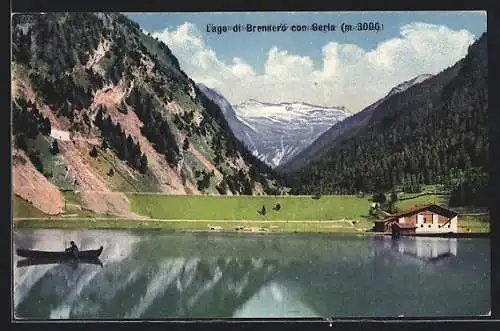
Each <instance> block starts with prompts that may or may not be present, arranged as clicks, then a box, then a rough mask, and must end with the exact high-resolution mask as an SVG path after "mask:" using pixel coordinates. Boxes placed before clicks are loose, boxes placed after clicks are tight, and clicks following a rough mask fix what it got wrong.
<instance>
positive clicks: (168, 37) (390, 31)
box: [126, 11, 486, 112]
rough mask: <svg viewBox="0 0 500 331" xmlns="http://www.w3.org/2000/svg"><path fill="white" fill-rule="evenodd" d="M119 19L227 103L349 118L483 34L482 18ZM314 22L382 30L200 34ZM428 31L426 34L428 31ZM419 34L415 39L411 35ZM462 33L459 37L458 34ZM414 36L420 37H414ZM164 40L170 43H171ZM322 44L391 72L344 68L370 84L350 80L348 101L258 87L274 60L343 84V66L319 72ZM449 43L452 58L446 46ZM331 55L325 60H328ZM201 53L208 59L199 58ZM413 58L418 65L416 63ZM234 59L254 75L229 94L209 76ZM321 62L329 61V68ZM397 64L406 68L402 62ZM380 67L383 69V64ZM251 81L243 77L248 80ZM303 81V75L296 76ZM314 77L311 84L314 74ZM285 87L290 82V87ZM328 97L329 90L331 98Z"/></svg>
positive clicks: (224, 79)
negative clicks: (334, 110) (340, 113)
mask: <svg viewBox="0 0 500 331" xmlns="http://www.w3.org/2000/svg"><path fill="white" fill-rule="evenodd" d="M126 15H127V16H128V17H129V18H131V19H132V20H134V21H136V22H137V23H139V25H140V26H141V28H142V29H144V30H147V31H149V32H152V33H155V32H156V33H157V35H158V36H160V38H161V39H162V40H163V41H165V42H166V43H167V45H168V46H169V47H170V48H171V49H172V51H173V53H174V55H176V56H177V57H178V58H179V61H180V63H181V66H183V69H184V70H185V71H186V73H187V74H188V75H190V76H192V77H193V78H195V79H197V80H198V81H202V82H204V83H207V85H213V86H212V87H216V88H218V89H219V90H221V92H223V93H224V95H225V96H226V97H227V98H228V99H229V100H230V102H232V103H239V102H242V101H243V100H245V99H248V98H257V99H267V100H268V101H276V100H278V99H287V98H292V96H293V97H294V98H299V99H301V101H308V102H311V103H320V104H325V103H327V104H330V105H339V104H343V105H346V106H348V107H349V108H351V110H352V111H354V112H356V111H358V110H359V109H357V108H360V107H362V106H363V105H367V104H369V103H370V101H374V100H373V99H374V98H377V97H381V96H383V95H384V93H386V92H388V89H390V88H391V87H392V86H393V85H394V84H397V83H399V82H400V81H401V80H406V79H410V78H412V77H410V76H413V75H417V74H421V73H432V74H435V73H437V72H439V71H440V70H442V69H444V67H446V66H449V65H452V64H453V63H455V62H456V61H457V60H459V59H460V58H461V57H463V56H464V55H465V52H466V48H467V47H466V46H467V45H466V44H468V43H470V42H471V40H473V39H477V38H478V37H479V36H480V35H481V34H482V33H483V32H484V31H486V18H485V15H482V14H481V12H478V11H474V12H456V11H455V12H435V11H429V12H415V11H409V12H293V13H292V12H291V13H287V12H245V13H239V12H238V13H237V12H226V13H127V14H126ZM186 22H188V23H190V28H189V29H188V30H189V31H188V32H187V34H186V36H193V37H195V38H197V39H196V40H197V41H196V42H195V44H196V45H194V44H190V46H189V47H192V50H189V49H187V47H188V46H186V45H182V39H183V38H185V40H188V37H181V34H178V35H177V36H176V37H175V38H176V39H175V38H174V35H173V34H172V33H173V32H174V31H176V30H177V29H179V27H180V26H181V25H183V24H184V23H186ZM315 22H316V23H320V24H327V23H333V24H336V25H338V26H340V24H341V23H343V22H345V23H351V24H354V23H357V22H380V23H382V24H383V25H384V30H383V31H380V32H378V33H375V32H369V31H364V32H351V33H342V32H341V31H340V30H339V29H338V30H337V31H335V32H326V33H324V32H312V31H309V32H291V31H290V30H288V31H287V32H260V33H259V32H254V33H247V32H240V33H234V32H228V33H223V34H215V33H208V32H207V31H206V26H207V24H218V25H233V24H237V23H243V24H247V23H251V24H254V25H263V24H280V23H286V24H288V25H291V24H312V23H315ZM419 23H427V24H431V25H432V26H430V25H425V24H423V25H422V24H420V25H418V24H419ZM405 26H412V28H411V29H406V30H408V31H409V32H408V33H407V35H406V34H405V33H406V32H404V29H405V28H404V27H405ZM430 27H434V28H433V29H430ZM165 29H168V32H167V33H165V34H164V35H161V34H160V33H161V32H165ZM443 29H445V30H443ZM421 30H422V31H423V32H422V33H421V34H419V33H420V32H419V31H421ZM424 30H425V31H424ZM461 30H466V31H461ZM463 32H465V34H464V33H463ZM420 35H421V36H422V37H419V36H420ZM433 35H435V36H438V35H439V37H438V39H436V38H437V37H436V38H434V39H432V38H433V37H432V36H433ZM182 36H184V34H182ZM172 38H174V39H175V42H174V39H172ZM422 38H423V39H422ZM399 39H402V40H403V41H404V42H406V44H405V45H403V46H401V42H399V41H398V40H399ZM424 39H425V40H424ZM198 40H201V43H202V44H203V45H202V46H201V47H199V46H198V45H199V43H200V42H199V41H198ZM421 40H423V41H421ZM388 41H391V42H393V44H391V45H393V46H390V47H389V46H387V47H386V49H382V48H383V47H382V48H380V45H381V44H384V43H386V44H387V45H389V44H388ZM441 42H442V43H443V47H442V48H439V47H438V48H433V49H432V50H431V47H430V46H432V45H434V47H435V44H436V43H441ZM329 43H330V44H332V43H338V44H340V45H345V44H349V45H357V46H358V47H359V48H360V49H361V50H363V51H364V52H366V53H369V52H371V51H375V50H376V49H377V47H379V52H377V53H374V54H376V55H375V56H378V57H379V58H380V59H381V60H380V61H379V62H383V61H386V64H387V63H393V65H391V66H390V67H391V68H394V70H393V71H391V70H389V69H388V70H386V71H380V70H379V69H380V68H378V67H377V68H378V69H377V68H374V67H371V65H372V64H373V63H374V61H373V60H370V55H369V54H365V56H364V60H362V61H361V60H360V63H359V65H358V64H355V65H354V66H353V67H352V68H351V67H350V68H351V69H349V71H348V75H350V76H353V77H354V76H357V75H364V73H365V72H366V71H367V70H368V71H369V74H368V75H369V77H368V78H367V81H371V82H372V83H366V84H365V85H363V84H361V83H360V80H359V79H357V80H355V81H352V80H350V81H349V84H350V85H351V86H352V87H353V88H354V87H355V88H357V89H358V90H357V91H356V93H355V94H354V95H345V93H341V92H342V91H339V87H338V85H335V84H333V85H327V84H326V83H324V84H322V85H321V86H323V87H324V88H326V86H329V87H328V91H329V92H325V91H317V92H314V93H313V92H310V91H306V90H305V88H301V87H300V86H298V85H297V84H296V82H295V80H294V79H293V77H292V78H290V79H291V80H290V82H291V83H290V84H285V82H286V81H287V80H286V79H285V78H282V79H280V80H279V82H281V83H283V84H285V85H284V87H285V86H286V88H287V89H288V88H289V89H291V91H292V90H293V92H290V94H289V95H287V94H284V93H281V92H279V91H278V90H276V91H274V92H273V89H270V88H263V84H264V83H263V82H264V80H265V79H264V78H263V77H264V76H266V77H267V76H269V73H266V69H265V68H266V62H268V66H267V67H268V68H269V67H270V65H269V63H273V66H274V67H275V68H277V67H279V65H277V64H276V61H278V62H279V63H287V64H286V65H287V66H288V65H289V67H288V68H293V69H291V70H295V68H298V69H297V70H299V71H300V72H301V73H302V71H307V70H309V71H311V72H313V71H321V70H323V74H322V75H323V76H322V77H324V76H325V75H327V74H329V75H330V77H331V78H332V80H335V78H334V77H335V75H337V80H338V79H341V76H342V75H343V76H342V77H345V76H346V75H347V71H346V72H344V73H343V74H341V73H340V69H339V67H342V68H346V65H347V64H344V63H342V65H340V66H339V65H337V67H336V68H337V69H335V70H334V69H333V68H334V66H332V69H331V70H330V71H328V70H327V69H322V68H323V67H324V66H326V63H331V62H332V61H331V59H333V57H332V56H330V57H328V56H327V55H325V52H324V51H323V49H324V47H325V45H327V44H329ZM455 44H456V52H455V47H454V45H455ZM193 45H194V46H193ZM419 45H421V46H419ZM273 47H276V48H277V50H279V51H286V55H296V56H298V57H300V58H301V59H302V60H300V59H295V60H293V59H292V58H289V59H288V60H287V59H285V57H284V55H283V54H281V53H280V54H281V55H282V56H281V57H280V59H279V60H276V61H274V62H272V61H270V55H269V54H270V50H271V49H272V48H273ZM398 47H399V48H398ZM422 48H423V49H422ZM425 48H428V49H429V52H430V53H429V54H423V53H422V52H424V51H425ZM440 49H442V50H443V52H442V53H443V54H441V55H439V54H438V55H436V56H435V54H437V53H439V52H440ZM197 52H198V53H197ZM332 52H333V53H335V52H338V54H337V60H336V61H340V60H342V61H343V59H342V55H341V52H344V50H342V51H340V50H337V51H335V50H333V51H332ZM332 52H330V53H328V54H333V53H332ZM355 52H358V53H359V52H360V50H356V51H355ZM405 52H408V53H409V54H410V56H408V55H405ZM208 53H210V54H211V55H210V54H209V55H207V54H208ZM417 53H418V56H420V58H417V55H416V54H417ZM431 53H432V54H431ZM196 54H198V55H196ZM385 54H389V55H388V60H385V59H384V60H382V57H383V56H385ZM448 54H449V55H448ZM434 56H435V57H436V58H435V59H433V57H434ZM202 57H204V58H207V59H208V58H211V59H212V60H207V61H209V63H216V64H217V65H211V67H217V66H220V68H218V70H217V72H215V73H213V74H212V73H211V72H210V71H209V70H208V69H207V65H206V64H205V66H203V65H201V64H200V63H201V62H203V61H202V60H200V59H201V58H202ZM235 58H237V59H240V60H241V61H242V62H244V63H245V65H248V66H249V67H250V68H251V70H252V72H253V73H254V74H255V75H254V76H255V80H253V81H251V80H250V79H247V78H246V77H245V79H244V83H242V84H243V85H241V86H239V87H236V86H235V84H237V82H236V81H233V80H231V79H230V77H229V76H227V75H226V76H220V77H216V76H217V75H218V73H219V72H223V71H224V70H225V68H230V67H231V65H234V63H235V60H234V59H235ZM424 58H426V59H427V60H425V59H424ZM215 59H216V60H215ZM304 59H306V60H304ZM327 59H330V61H328V60H327ZM240 60H238V61H240ZM299 60H300V61H299ZM434 60H435V61H434ZM210 61H215V62H210ZM280 61H281V62H280ZM294 61H295V62H294ZM297 61H298V62H297ZM304 61H305V62H307V63H305V62H304ZM387 61H389V62H387ZM405 61H407V63H406V62H405ZM425 61H427V62H428V65H426V64H425V63H424V62H425ZM436 61H437V62H436ZM434 62H435V63H434ZM304 63H305V64H304ZM368 64H369V65H370V66H369V65H368ZM381 65H382V64H379V66H381ZM387 66H388V67H389V65H388V64H387ZM398 66H400V67H402V68H408V70H407V72H400V71H401V70H398V68H399V67H398ZM209 67H210V66H209ZM301 68H302V69H301ZM356 68H359V72H358V71H356ZM233 69H235V68H233ZM372 69H373V70H372ZM375 69H376V70H375ZM228 70H229V69H228ZM289 70H290V69H289ZM301 70H302V71H301ZM345 70H347V69H345ZM419 70H421V71H423V72H420V71H419ZM233 71H234V70H233ZM267 71H268V72H269V71H270V70H269V69H268V70H267ZM372 71H373V72H372ZM403 71H404V70H403ZM228 72H229V71H228ZM252 75H253V74H252ZM252 75H247V76H248V77H254V76H252ZM276 75H277V74H275V75H274V76H273V77H278V76H276ZM304 75H306V74H305V73H304ZM306 76H307V75H306ZM301 77H302V76H301ZM304 77H305V76H304ZM307 77H308V79H306V80H307V82H305V83H306V84H310V83H311V81H314V82H316V81H318V79H316V78H314V79H313V78H311V77H312V76H310V75H309V76H307ZM314 77H318V75H316V76H314ZM212 78H213V79H212ZM309 78H310V79H309ZM242 79H243V78H241V77H239V78H238V80H237V81H238V82H243V80H242ZM301 79H302V78H301ZM360 79H361V78H360ZM362 79H365V78H362ZM381 80H384V81H383V82H381V83H380V84H379V86H378V87H376V88H374V87H373V82H374V81H377V82H379V81H381ZM267 81H269V79H267ZM292 81H293V82H294V83H293V84H292ZM325 82H326V80H325ZM345 84H347V82H345ZM353 84H354V85H353ZM369 84H371V85H369ZM264 85H265V84H264ZM292 86H293V87H292ZM242 88H243V89H246V91H247V95H242V94H241V93H240V92H238V91H237V90H238V89H242ZM331 91H336V92H337V94H336V93H333V92H331ZM360 93H361V94H366V98H364V99H363V98H361V99H363V100H361V99H360V100H355V99H358V98H357V97H356V95H359V94H360ZM342 94H344V95H345V98H342V97H341V95H342ZM280 101H290V100H280ZM352 108H354V109H352Z"/></svg>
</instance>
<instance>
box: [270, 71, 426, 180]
mask: <svg viewBox="0 0 500 331" xmlns="http://www.w3.org/2000/svg"><path fill="white" fill-rule="evenodd" d="M430 77H432V75H427V74H424V75H419V76H417V77H415V78H413V79H410V80H408V81H405V82H403V83H401V84H399V85H397V86H396V87H394V88H392V89H391V91H390V92H389V93H388V94H387V95H386V96H385V97H383V98H382V99H380V100H377V101H376V102H374V103H373V104H371V105H370V106H368V107H366V108H364V109H363V110H361V111H360V112H358V113H356V114H354V115H352V116H349V117H347V118H346V119H345V120H343V121H341V122H339V123H337V124H335V125H333V126H332V127H331V128H330V129H329V130H327V131H326V132H324V133H323V134H322V135H321V136H319V137H318V139H316V140H315V141H314V142H313V143H312V144H310V145H309V146H308V147H307V148H305V149H304V150H303V151H302V152H300V153H298V154H297V155H295V156H294V157H293V158H291V159H289V160H288V162H285V163H283V164H282V165H280V166H279V167H278V168H277V170H278V171H285V172H290V171H293V170H297V169H299V168H300V167H303V166H305V165H306V164H308V163H311V162H313V161H315V160H319V159H320V158H321V157H322V156H323V155H325V154H326V153H328V152H329V151H331V150H333V149H334V148H335V147H336V146H338V145H339V144H341V143H342V142H343V141H345V140H347V139H349V137H352V136H354V135H355V134H356V133H357V132H358V131H359V130H362V129H363V128H364V127H365V126H366V125H367V124H368V122H369V120H370V118H371V115H372V114H373V110H375V109H376V108H377V107H378V106H379V105H380V104H382V103H383V102H384V101H385V100H387V99H388V98H390V97H391V96H393V95H395V94H397V93H401V92H404V91H406V90H407V89H409V88H410V87H412V86H414V85H417V84H420V83H422V82H423V81H425V80H426V79H429V78H430Z"/></svg>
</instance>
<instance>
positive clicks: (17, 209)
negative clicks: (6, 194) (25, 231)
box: [12, 195, 47, 218]
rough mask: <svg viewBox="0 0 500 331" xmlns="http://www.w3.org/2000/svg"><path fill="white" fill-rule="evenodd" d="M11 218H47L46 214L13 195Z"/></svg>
mask: <svg viewBox="0 0 500 331" xmlns="http://www.w3.org/2000/svg"><path fill="white" fill-rule="evenodd" d="M12 216H13V217H29V218H31V217H47V214H45V213H44V212H42V211H40V210H38V209H37V208H36V207H34V206H33V205H32V204H31V203H29V202H28V201H26V200H24V199H22V198H20V197H18V196H17V195H14V196H13V197H12Z"/></svg>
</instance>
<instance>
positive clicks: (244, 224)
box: [13, 217, 373, 234]
mask: <svg viewBox="0 0 500 331" xmlns="http://www.w3.org/2000/svg"><path fill="white" fill-rule="evenodd" d="M13 227H14V229H27V228H42V229H43V228H46V229H158V230H167V231H168V230H170V231H176V232H240V233H268V232H285V233H299V232H321V233H356V234H363V233H367V234H373V232H371V231H370V229H371V227H372V223H371V222H368V221H351V220H320V221H310V220H307V221H297V220H294V221H283V220H164V219H124V218H112V217H103V218H77V217H48V218H14V222H13Z"/></svg>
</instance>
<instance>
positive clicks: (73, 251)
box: [65, 241, 78, 258]
mask: <svg viewBox="0 0 500 331" xmlns="http://www.w3.org/2000/svg"><path fill="white" fill-rule="evenodd" d="M70 245H71V246H70V247H68V248H66V249H65V252H66V253H68V254H70V255H72V256H73V257H74V258H77V257H78V247H77V246H76V244H75V242H74V241H71V242H70Z"/></svg>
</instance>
